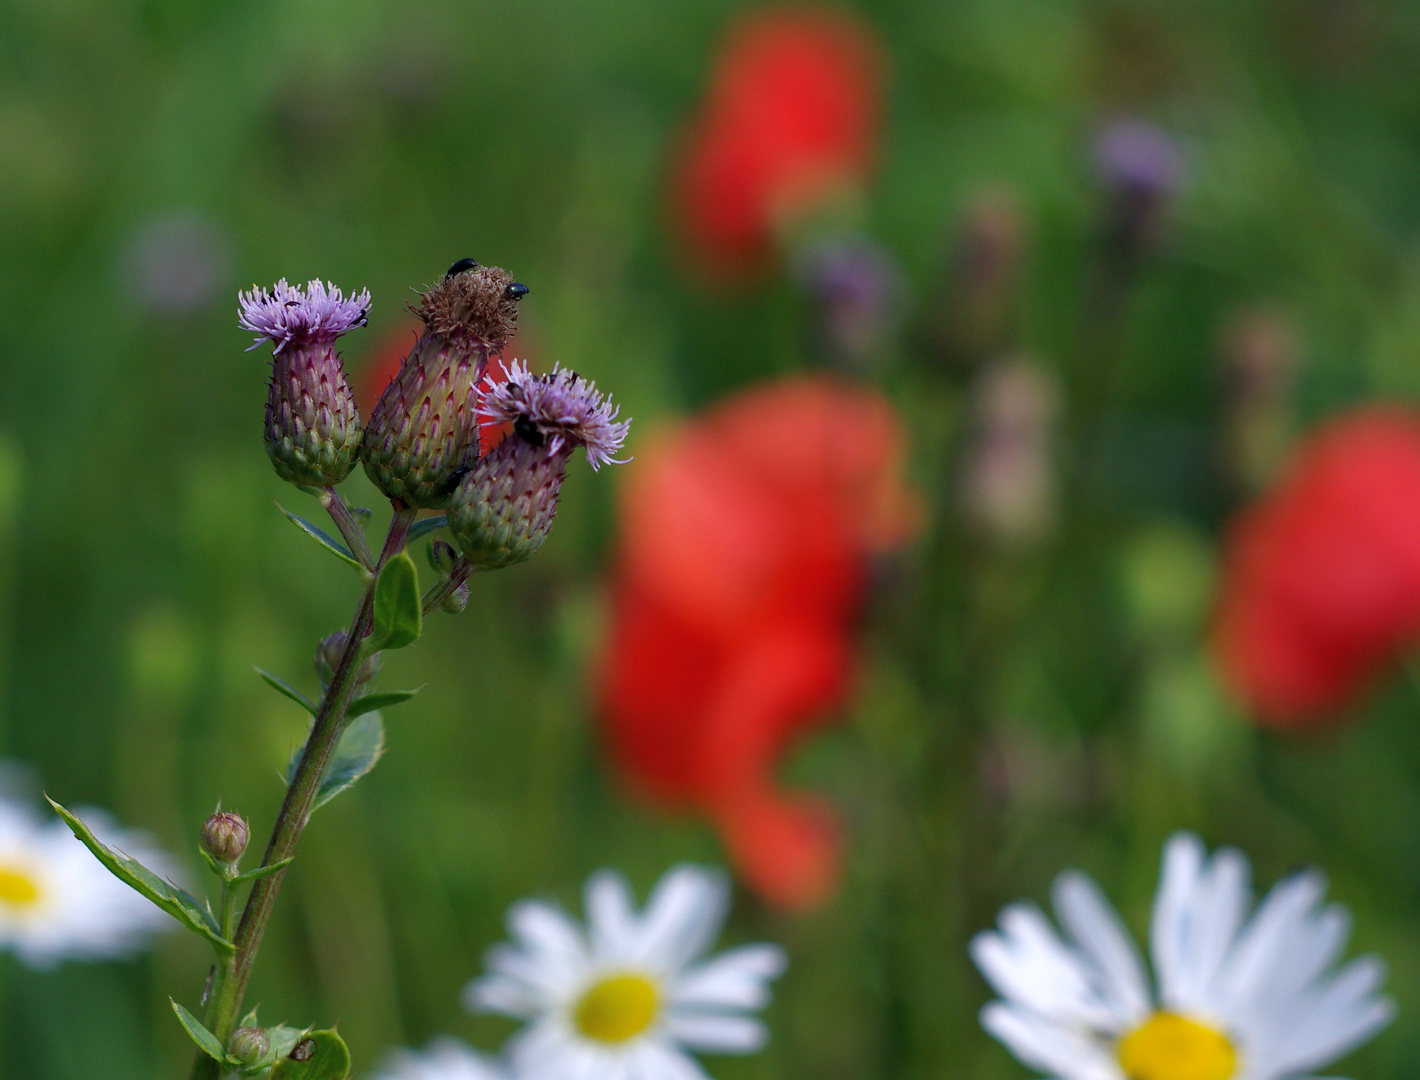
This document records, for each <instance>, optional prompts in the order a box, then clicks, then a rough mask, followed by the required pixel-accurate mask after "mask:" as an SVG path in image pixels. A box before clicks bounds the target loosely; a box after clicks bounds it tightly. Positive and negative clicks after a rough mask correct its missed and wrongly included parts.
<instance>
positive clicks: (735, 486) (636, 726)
mask: <svg viewBox="0 0 1420 1080" xmlns="http://www.w3.org/2000/svg"><path fill="white" fill-rule="evenodd" d="M901 457H902V436H901V433H900V430H899V427H898V422H897V419H896V417H895V415H894V414H893V412H892V410H891V408H890V406H889V405H888V403H887V402H886V401H885V400H884V399H883V398H882V397H881V396H880V395H878V394H877V393H875V392H872V391H869V390H866V389H862V388H858V387H852V386H848V385H845V384H842V383H838V382H833V381H829V380H827V379H822V378H797V379H791V380H787V381H784V382H781V383H778V384H774V385H770V386H766V387H761V388H757V389H754V390H751V391H748V392H746V393H742V394H740V395H738V396H736V397H734V398H732V399H730V400H729V401H727V402H725V403H723V404H722V405H720V406H719V407H718V408H716V409H714V410H713V411H712V412H710V413H709V414H708V415H706V416H704V417H702V418H701V419H699V420H698V421H695V422H693V423H691V424H689V425H687V426H685V427H683V428H682V429H680V430H679V431H676V432H673V433H670V434H667V435H665V436H663V437H662V438H661V439H660V440H659V441H658V442H653V443H652V445H650V446H643V447H642V448H641V449H640V450H638V452H637V467H636V469H635V470H634V471H633V472H631V473H629V474H628V477H627V486H626V487H625V489H624V490H623V497H622V502H621V513H620V523H621V537H620V550H619V557H618V561H617V570H616V576H615V581H614V585H613V618H612V627H611V633H610V636H609V641H608V646H607V650H606V653H605V656H604V657H603V661H602V671H601V687H600V690H601V715H602V718H603V721H604V724H605V728H606V734H607V738H608V742H609V745H610V750H611V752H612V755H613V757H614V758H615V760H616V762H617V764H618V765H619V766H620V768H621V770H622V772H623V773H624V775H625V776H626V778H627V779H628V780H629V781H630V783H631V784H632V786H633V787H634V788H636V789H637V790H639V791H640V792H642V793H643V794H646V795H648V796H649V797H651V798H652V799H654V800H656V801H658V802H660V803H661V804H663V805H665V806H668V807H675V808H681V809H689V810H694V811H697V812H700V813H704V814H706V815H707V816H709V817H710V818H711V819H712V820H713V821H714V822H715V823H716V824H717V825H718V827H719V828H720V830H721V832H722V834H723V836H724V838H725V842H726V846H727V847H728V849H729V853H730V857H731V859H732V860H733V862H734V863H735V864H736V866H737V868H738V869H739V871H740V873H741V874H742V876H743V877H744V878H745V880H746V881H747V882H748V883H749V885H750V886H751V887H753V888H754V889H756V890H757V891H758V892H759V893H760V894H761V895H763V896H764V897H765V898H766V899H768V900H770V901H772V902H775V903H778V904H781V905H784V906H789V907H802V906H809V905H812V904H814V903H816V902H817V901H819V900H821V899H822V898H824V897H825V896H826V895H827V894H828V892H829V891H830V890H831V889H832V886H833V883H834V881H835V878H836V873H837V864H838V849H839V843H838V837H837V826H836V824H835V819H834V817H833V815H832V813H831V812H830V811H829V809H828V808H827V806H826V805H825V804H823V803H822V802H821V801H820V800H817V799H815V798H813V797H811V796H806V795H802V794H788V793H785V792H782V791H780V790H779V788H778V787H777V785H776V781H775V776H774V773H775V769H776V767H777V765H778V763H779V761H780V759H781V758H782V757H783V756H784V754H785V752H786V751H787V749H788V748H789V747H790V745H791V744H792V743H793V742H794V741H795V740H796V739H798V738H799V737H800V736H802V735H803V734H805V733H806V732H808V731H811V730H813V729H814V728H815V727H818V726H820V725H821V724H823V723H824V722H825V721H826V720H827V719H828V718H829V717H830V716H831V714H832V713H833V711H834V710H835V709H837V708H838V707H839V706H840V705H841V704H842V703H843V700H844V697H845V696H846V694H847V693H848V690H849V688H850V685H851V680H852V674H853V669H854V666H855V663H854V661H855V656H854V652H855V650H854V646H853V629H854V622H855V619H856V614H857V610H858V607H859V604H860V601H861V599H862V594H863V590H864V586H865V577H866V570H867V561H868V556H869V555H871V554H872V553H874V552H877V551H881V550H884V549H886V548H888V547H890V546H892V545H894V544H896V543H898V542H900V541H901V540H902V539H903V538H904V536H905V534H906V533H907V532H908V530H909V528H910V526H911V522H912V519H913V509H914V504H913V502H912V500H911V498H910V496H909V493H908V492H907V491H906V490H905V489H904V488H903V486H902V484H901V482H900V480H899V475H898V474H899V465H900V461H901Z"/></svg>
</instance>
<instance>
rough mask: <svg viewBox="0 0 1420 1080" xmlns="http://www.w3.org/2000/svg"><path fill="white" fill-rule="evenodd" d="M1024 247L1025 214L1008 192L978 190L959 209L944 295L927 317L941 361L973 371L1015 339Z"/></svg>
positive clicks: (1025, 242) (1026, 232) (1018, 201)
mask: <svg viewBox="0 0 1420 1080" xmlns="http://www.w3.org/2000/svg"><path fill="white" fill-rule="evenodd" d="M1027 242H1028V228H1027V222H1026V215H1025V212H1024V211H1023V210H1022V209H1021V204H1020V199H1019V197H1018V196H1017V195H1016V194H1015V193H1014V192H1012V191H1010V190H1009V189H1001V188H992V189H988V190H985V191H982V192H981V193H979V194H977V195H976V196H975V197H973V198H972V199H971V200H970V201H969V202H968V203H967V205H966V206H965V207H964V208H963V210H962V214H961V222H960V225H959V226H958V233H957V238H956V241H955V244H954V246H953V248H952V250H951V254H950V264H949V268H948V278H947V282H946V294H945V296H944V297H943V299H942V302H941V303H939V304H936V305H934V307H935V308H936V314H935V315H933V316H930V318H931V319H932V322H931V324H930V325H929V332H930V333H931V335H932V339H931V340H932V344H933V345H934V346H935V347H936V349H937V351H938V352H939V353H940V354H941V356H942V358H943V359H944V360H945V361H947V362H948V363H950V364H952V365H955V366H957V367H961V368H969V367H974V366H975V365H977V364H979V363H980V362H982V361H984V360H986V359H988V358H990V357H991V356H994V355H996V354H998V353H999V352H1000V351H1001V350H1002V349H1005V348H1007V347H1008V346H1009V345H1010V344H1011V343H1012V341H1013V340H1014V339H1015V337H1016V335H1017V325H1016V324H1017V322H1018V311H1019V308H1020V300H1021V276H1022V268H1023V263H1024V255H1025V251H1026V246H1027Z"/></svg>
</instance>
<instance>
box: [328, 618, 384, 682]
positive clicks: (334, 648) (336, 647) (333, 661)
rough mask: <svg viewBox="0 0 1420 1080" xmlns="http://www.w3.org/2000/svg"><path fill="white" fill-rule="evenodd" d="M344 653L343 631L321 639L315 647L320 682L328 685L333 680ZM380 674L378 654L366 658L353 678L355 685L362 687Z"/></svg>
mask: <svg viewBox="0 0 1420 1080" xmlns="http://www.w3.org/2000/svg"><path fill="white" fill-rule="evenodd" d="M343 652H345V631H344V630H337V631H336V632H335V633H333V634H331V635H330V636H329V637H325V638H322V639H321V642H320V644H319V645H317V646H316V674H317V675H319V676H320V681H321V682H322V683H323V684H324V685H326V686H329V685H330V680H331V679H333V678H335V669H336V668H337V667H339V666H340V656H341V654H342V653H343ZM379 673H380V654H379V653H375V654H374V655H372V656H370V657H369V658H367V659H366V660H365V662H364V664H362V665H361V666H360V671H359V673H358V674H357V675H356V676H355V685H356V686H362V685H364V684H365V683H367V682H369V681H370V680H371V679H373V678H374V677H375V676H376V675H378V674H379Z"/></svg>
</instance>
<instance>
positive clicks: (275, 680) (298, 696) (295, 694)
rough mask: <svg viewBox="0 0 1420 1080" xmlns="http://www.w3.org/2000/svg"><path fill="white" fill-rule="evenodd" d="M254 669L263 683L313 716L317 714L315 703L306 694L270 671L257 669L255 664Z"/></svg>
mask: <svg viewBox="0 0 1420 1080" xmlns="http://www.w3.org/2000/svg"><path fill="white" fill-rule="evenodd" d="M252 667H254V668H256V673H257V674H258V675H260V676H261V678H262V681H263V682H265V683H266V685H267V686H269V687H271V688H272V689H273V690H275V691H276V692H277V693H278V694H285V695H286V696H287V697H288V698H290V699H291V700H292V701H294V702H295V703H296V704H297V705H299V706H301V708H303V709H305V710H306V712H308V713H310V714H311V715H312V716H314V715H315V714H316V706H315V702H313V701H311V699H310V698H308V697H306V695H305V694H303V693H301V692H300V691H299V690H297V689H296V688H295V687H294V686H292V685H291V684H290V683H288V682H286V680H284V679H282V678H279V677H277V676H275V675H273V674H271V672H269V671H263V670H262V669H261V668H259V667H256V665H255V664H253V665H252Z"/></svg>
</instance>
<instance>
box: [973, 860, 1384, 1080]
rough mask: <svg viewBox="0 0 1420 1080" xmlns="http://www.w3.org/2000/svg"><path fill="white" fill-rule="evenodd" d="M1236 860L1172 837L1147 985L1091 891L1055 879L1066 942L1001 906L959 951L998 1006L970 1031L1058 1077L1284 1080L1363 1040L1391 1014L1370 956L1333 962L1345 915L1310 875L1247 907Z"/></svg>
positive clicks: (1077, 876)
mask: <svg viewBox="0 0 1420 1080" xmlns="http://www.w3.org/2000/svg"><path fill="white" fill-rule="evenodd" d="M1248 874H1249V868H1248V862H1247V859H1246V858H1245V857H1244V856H1243V855H1242V853H1241V852H1239V851H1236V850H1234V849H1231V848H1223V849H1221V850H1219V851H1217V852H1216V853H1214V855H1213V856H1212V858H1209V857H1208V854H1207V852H1206V851H1205V849H1204V847H1203V843H1202V841H1200V840H1199V839H1198V837H1196V836H1192V835H1189V834H1186V833H1180V834H1177V835H1175V836H1174V837H1173V838H1172V839H1170V840H1169V842H1168V845H1167V846H1166V847H1165V849H1164V860H1163V880H1162V881H1161V882H1160V885H1159V891H1158V894H1157V896H1156V897H1155V900H1154V916H1153V926H1152V931H1151V934H1150V937H1151V942H1150V953H1151V956H1152V959H1153V968H1154V974H1155V977H1156V979H1157V986H1158V991H1157V995H1155V994H1154V993H1152V992H1151V989H1150V986H1149V982H1148V978H1147V976H1146V975H1145V972H1144V966H1143V963H1142V962H1141V960H1140V957H1139V954H1138V951H1137V950H1136V948H1135V946H1134V943H1133V941H1132V940H1131V939H1130V938H1129V935H1128V934H1127V932H1126V931H1125V929H1124V926H1123V924H1122V923H1121V922H1120V919H1119V916H1118V915H1117V914H1115V912H1114V909H1113V908H1111V907H1110V906H1109V903H1108V901H1106V900H1105V898H1104V896H1103V894H1102V893H1101V892H1100V890H1099V887H1098V886H1096V885H1095V883H1094V882H1093V881H1091V880H1090V879H1089V878H1088V877H1086V876H1085V875H1084V874H1081V873H1078V872H1075V871H1071V872H1068V873H1065V874H1062V875H1061V876H1060V877H1059V878H1057V879H1056V881H1055V887H1054V902H1055V914H1056V916H1057V918H1058V919H1059V921H1060V925H1061V926H1062V927H1063V928H1064V929H1065V932H1066V934H1067V936H1068V941H1062V940H1061V938H1060V937H1059V936H1057V934H1056V932H1055V930H1054V928H1052V927H1051V925H1050V923H1049V922H1048V921H1047V920H1046V918H1045V916H1044V915H1043V914H1041V912H1040V910H1039V909H1038V908H1036V907H1035V906H1033V905H1029V904H1012V905H1011V906H1010V907H1008V908H1006V909H1005V911H1003V912H1002V913H1001V918H1000V931H999V932H997V931H991V932H987V933H983V934H978V935H977V936H976V938H975V940H974V941H972V943H971V955H972V957H973V959H975V961H976V964H977V966H978V967H979V968H980V969H981V971H982V973H983V974H984V975H985V976H986V978H987V980H988V981H989V982H990V983H991V985H992V986H994V987H995V988H996V990H997V992H999V993H1000V994H1001V996H1002V997H1003V998H1005V1000H1004V1001H994V1002H992V1003H990V1004H989V1005H987V1006H986V1008H985V1009H983V1010H982V1013H981V1022H982V1025H983V1026H984V1027H985V1028H986V1030H987V1031H989V1032H991V1034H993V1035H995V1036H996V1038H998V1039H1000V1040H1001V1041H1002V1042H1003V1043H1005V1044H1006V1046H1007V1047H1009V1048H1010V1049H1011V1051H1012V1052H1013V1053H1014V1054H1015V1055H1016V1057H1018V1058H1020V1059H1021V1061H1023V1062H1025V1063H1026V1064H1027V1065H1030V1066H1032V1067H1034V1068H1037V1069H1040V1070H1042V1071H1044V1072H1046V1073H1048V1074H1049V1075H1051V1076H1055V1077H1060V1078H1061V1080H1126V1078H1127V1080H1281V1078H1284V1077H1300V1076H1303V1075H1305V1074H1306V1073H1307V1072H1309V1071H1310V1070H1312V1069H1314V1068H1317V1067H1319V1066H1322V1065H1325V1064H1327V1063H1328V1062H1330V1061H1333V1060H1334V1059H1336V1058H1338V1057H1340V1056H1341V1055H1342V1054H1344V1053H1346V1051H1348V1050H1350V1049H1352V1048H1354V1047H1356V1046H1358V1045H1360V1044H1361V1043H1362V1042H1365V1041H1366V1040H1367V1039H1368V1038H1370V1037H1371V1036H1372V1035H1373V1034H1375V1033H1376V1032H1377V1031H1378V1030H1379V1029H1380V1028H1382V1027H1383V1026H1385V1024H1386V1023H1388V1022H1389V1021H1390V1019H1391V1016H1392V1013H1393V1011H1394V1010H1393V1006H1392V1004H1391V1002H1390V1001H1389V1000H1388V999H1386V998H1384V997H1381V996H1379V995H1378V994H1377V990H1378V989H1379V988H1380V984H1381V981H1382V978H1383V977H1384V965H1383V964H1382V963H1381V961H1380V959H1379V958H1377V957H1374V956H1365V957H1361V958H1360V959H1358V960H1353V961H1351V962H1350V963H1349V964H1347V965H1346V966H1344V967H1342V968H1341V969H1340V970H1332V965H1333V963H1334V961H1335V960H1336V959H1337V957H1338V956H1339V954H1340V953H1341V950H1342V948H1343V946H1344V945H1345V943H1346V937H1347V935H1348V933H1349V932H1350V918H1349V916H1348V915H1347V912H1346V909H1345V908H1343V907H1341V906H1340V905H1339V904H1328V905H1323V904H1322V895H1323V893H1324V892H1325V889H1326V884H1325V881H1324V879H1323V878H1322V876H1321V874H1319V873H1317V872H1315V871H1307V872H1305V873H1300V874H1296V875H1294V876H1292V877H1289V878H1287V879H1285V880H1284V881H1281V882H1279V883H1278V884H1277V885H1276V886H1275V887H1274V888H1273V889H1272V891H1271V892H1270V893H1268V894H1267V896H1266V898H1264V899H1263V901H1262V903H1261V904H1259V905H1258V907H1257V910H1256V911H1254V912H1253V913H1252V915H1251V917H1250V918H1249V917H1248V909H1249V907H1251V893H1250V890H1249V887H1248Z"/></svg>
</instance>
